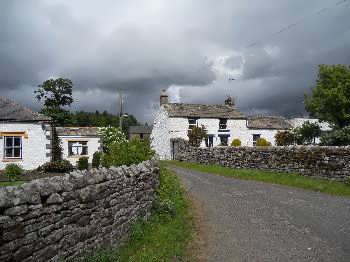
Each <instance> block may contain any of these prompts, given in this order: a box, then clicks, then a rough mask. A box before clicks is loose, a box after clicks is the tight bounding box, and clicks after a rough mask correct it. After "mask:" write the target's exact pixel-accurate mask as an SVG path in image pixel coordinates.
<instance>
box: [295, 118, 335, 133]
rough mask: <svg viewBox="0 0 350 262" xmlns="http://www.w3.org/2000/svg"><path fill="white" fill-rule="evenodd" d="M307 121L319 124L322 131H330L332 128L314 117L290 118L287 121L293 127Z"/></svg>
mask: <svg viewBox="0 0 350 262" xmlns="http://www.w3.org/2000/svg"><path fill="white" fill-rule="evenodd" d="M307 121H309V122H310V123H317V124H319V126H320V128H321V130H322V131H331V130H332V128H331V126H330V125H329V124H328V123H325V122H320V120H318V119H316V118H292V119H290V120H289V122H290V123H291V124H292V126H293V128H295V127H301V126H302V125H303V124H304V123H305V122H307Z"/></svg>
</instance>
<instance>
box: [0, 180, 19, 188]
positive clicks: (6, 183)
mask: <svg viewBox="0 0 350 262" xmlns="http://www.w3.org/2000/svg"><path fill="white" fill-rule="evenodd" d="M23 183H25V182H24V181H13V182H0V187H2V186H19V185H22V184H23Z"/></svg>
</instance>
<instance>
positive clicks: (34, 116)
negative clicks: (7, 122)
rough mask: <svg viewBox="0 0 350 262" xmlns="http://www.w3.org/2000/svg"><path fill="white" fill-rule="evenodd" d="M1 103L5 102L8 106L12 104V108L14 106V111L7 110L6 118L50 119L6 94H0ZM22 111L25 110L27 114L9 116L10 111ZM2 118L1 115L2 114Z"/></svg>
mask: <svg viewBox="0 0 350 262" xmlns="http://www.w3.org/2000/svg"><path fill="white" fill-rule="evenodd" d="M1 104H5V105H6V106H10V108H11V107H12V108H13V109H14V110H13V111H12V112H5V114H4V115H5V117H4V119H11V120H26V121H27V120H35V121H38V120H50V118H49V117H47V116H45V115H43V114H40V113H38V112H35V111H34V110H32V109H30V108H29V107H27V106H25V105H22V104H19V103H17V102H15V101H13V100H11V99H9V98H7V97H5V96H0V105H1ZM20 111H22V112H24V113H25V115H24V116H23V115H22V116H20V117H19V116H18V115H15V116H14V117H8V118H7V115H8V114H9V113H20ZM0 118H2V117H1V115H0Z"/></svg>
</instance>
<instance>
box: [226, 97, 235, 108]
mask: <svg viewBox="0 0 350 262" xmlns="http://www.w3.org/2000/svg"><path fill="white" fill-rule="evenodd" d="M225 105H227V106H232V107H233V106H235V99H234V98H233V97H232V96H227V98H226V99H225Z"/></svg>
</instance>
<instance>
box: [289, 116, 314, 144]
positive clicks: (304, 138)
mask: <svg viewBox="0 0 350 262" xmlns="http://www.w3.org/2000/svg"><path fill="white" fill-rule="evenodd" d="M293 133H294V138H295V141H296V142H297V144H298V145H302V144H312V143H315V139H316V137H320V135H321V128H320V126H319V125H318V124H317V123H311V122H310V121H306V122H304V123H303V125H302V126H301V127H297V128H295V129H294V130H293Z"/></svg>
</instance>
